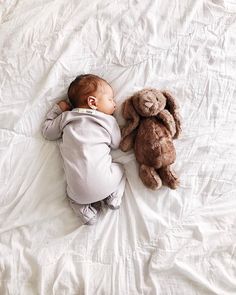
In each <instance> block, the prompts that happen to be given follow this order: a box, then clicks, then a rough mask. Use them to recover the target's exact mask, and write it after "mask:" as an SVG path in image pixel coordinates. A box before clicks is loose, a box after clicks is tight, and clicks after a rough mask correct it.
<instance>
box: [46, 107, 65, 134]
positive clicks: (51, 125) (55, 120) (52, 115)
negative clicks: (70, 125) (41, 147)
mask: <svg viewBox="0 0 236 295" xmlns="http://www.w3.org/2000/svg"><path fill="white" fill-rule="evenodd" d="M62 115H63V112H62V110H61V109H60V107H59V105H58V104H55V105H54V106H53V107H52V109H51V110H50V111H49V112H48V113H47V115H46V119H45V121H44V122H43V124H42V133H43V136H44V137H45V138H46V139H48V140H57V139H59V138H60V137H61V135H62V129H61V121H62Z"/></svg>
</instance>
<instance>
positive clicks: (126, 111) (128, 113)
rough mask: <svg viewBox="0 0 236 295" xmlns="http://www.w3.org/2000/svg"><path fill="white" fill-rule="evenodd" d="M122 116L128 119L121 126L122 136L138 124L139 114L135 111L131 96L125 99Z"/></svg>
mask: <svg viewBox="0 0 236 295" xmlns="http://www.w3.org/2000/svg"><path fill="white" fill-rule="evenodd" d="M123 117H124V118H125V119H126V120H127V121H128V122H127V123H126V125H125V126H124V127H123V128H122V138H124V137H126V136H128V135H129V134H130V133H131V132H132V131H134V130H135V128H137V127H138V124H139V120H140V119H139V115H138V113H137V112H136V110H135V108H134V106H133V102H132V97H131V98H129V99H128V100H126V101H125V102H124V104H123Z"/></svg>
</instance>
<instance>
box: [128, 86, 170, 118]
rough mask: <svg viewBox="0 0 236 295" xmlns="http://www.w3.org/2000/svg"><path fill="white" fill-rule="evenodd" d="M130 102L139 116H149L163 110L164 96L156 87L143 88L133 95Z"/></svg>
mask: <svg viewBox="0 0 236 295" xmlns="http://www.w3.org/2000/svg"><path fill="white" fill-rule="evenodd" d="M132 102H133V106H134V108H135V110H136V112H137V113H138V114H139V115H140V116H143V117H151V116H156V115H157V114H158V113H159V112H160V111H162V110H164V108H165V105H166V97H165V96H164V95H163V94H162V93H161V92H160V91H158V90H156V89H143V90H141V91H139V92H137V93H136V94H134V95H133V97H132Z"/></svg>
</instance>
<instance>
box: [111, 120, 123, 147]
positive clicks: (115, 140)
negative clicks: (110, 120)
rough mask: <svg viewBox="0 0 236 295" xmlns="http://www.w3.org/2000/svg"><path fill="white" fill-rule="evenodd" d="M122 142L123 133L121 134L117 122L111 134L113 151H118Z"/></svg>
mask: <svg viewBox="0 0 236 295" xmlns="http://www.w3.org/2000/svg"><path fill="white" fill-rule="evenodd" d="M120 141H121V133H120V127H119V125H118V123H117V122H116V121H115V124H114V126H113V130H112V133H111V148H112V149H118V147H119V145H120Z"/></svg>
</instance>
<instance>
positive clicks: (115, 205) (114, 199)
mask: <svg viewBox="0 0 236 295" xmlns="http://www.w3.org/2000/svg"><path fill="white" fill-rule="evenodd" d="M121 200H122V195H121V196H119V195H118V194H117V193H112V194H110V195H109V196H108V197H107V198H106V199H105V200H104V202H105V204H106V205H107V206H108V207H109V208H110V209H111V210H117V209H119V208H120V205H121Z"/></svg>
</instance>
